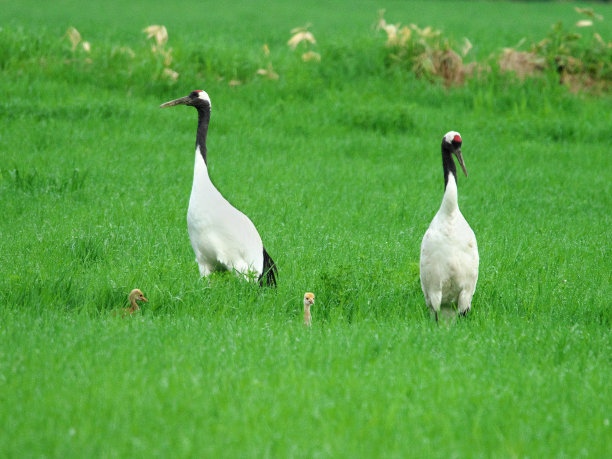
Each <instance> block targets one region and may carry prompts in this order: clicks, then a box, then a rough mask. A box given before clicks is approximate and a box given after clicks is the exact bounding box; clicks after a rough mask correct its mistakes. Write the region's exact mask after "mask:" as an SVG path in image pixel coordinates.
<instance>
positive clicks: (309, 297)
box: [304, 292, 315, 327]
mask: <svg viewBox="0 0 612 459" xmlns="http://www.w3.org/2000/svg"><path fill="white" fill-rule="evenodd" d="M314 302H315V296H314V293H310V292H306V293H304V325H306V326H307V327H310V326H311V325H312V316H311V315H310V306H312V305H313V304H314Z"/></svg>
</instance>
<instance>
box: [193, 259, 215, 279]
mask: <svg viewBox="0 0 612 459" xmlns="http://www.w3.org/2000/svg"><path fill="white" fill-rule="evenodd" d="M196 261H197V262H198V268H199V269H200V277H208V275H209V274H210V273H211V272H212V270H211V269H210V266H208V264H207V263H200V262H199V261H198V260H197V259H196Z"/></svg>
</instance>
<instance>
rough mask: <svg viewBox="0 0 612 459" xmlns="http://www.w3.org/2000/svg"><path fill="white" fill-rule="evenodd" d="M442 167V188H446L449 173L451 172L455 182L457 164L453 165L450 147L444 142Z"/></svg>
mask: <svg viewBox="0 0 612 459" xmlns="http://www.w3.org/2000/svg"><path fill="white" fill-rule="evenodd" d="M442 168H443V169H444V190H446V185H447V184H448V175H449V174H453V176H454V177H455V183H457V166H455V161H453V153H452V150H451V147H450V146H448V144H447V143H444V142H443V143H442Z"/></svg>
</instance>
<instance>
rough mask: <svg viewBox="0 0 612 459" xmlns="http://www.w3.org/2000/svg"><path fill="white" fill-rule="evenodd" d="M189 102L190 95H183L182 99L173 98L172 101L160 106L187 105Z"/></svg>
mask: <svg viewBox="0 0 612 459" xmlns="http://www.w3.org/2000/svg"><path fill="white" fill-rule="evenodd" d="M187 102H189V96H185V97H181V98H180V99H174V100H171V101H170V102H166V103H165V104H161V105H160V106H159V108H164V107H172V106H174V105H185V104H186V103H187Z"/></svg>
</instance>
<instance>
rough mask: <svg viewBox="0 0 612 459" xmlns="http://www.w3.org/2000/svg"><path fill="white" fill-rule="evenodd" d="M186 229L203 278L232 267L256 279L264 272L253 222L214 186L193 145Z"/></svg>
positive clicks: (261, 249)
mask: <svg viewBox="0 0 612 459" xmlns="http://www.w3.org/2000/svg"><path fill="white" fill-rule="evenodd" d="M187 229H188V231H189V239H190V241H191V246H192V247H193V251H194V252H195V256H196V261H197V263H198V266H199V268H200V275H201V276H202V277H205V276H208V275H209V274H210V273H211V272H213V271H218V270H230V271H232V270H234V271H235V272H236V273H237V274H238V275H242V276H244V277H245V278H247V279H248V278H251V277H254V278H255V279H257V278H258V277H259V276H261V274H262V272H263V265H264V258H263V257H264V255H263V252H264V250H263V243H262V240H261V237H260V236H259V233H258V232H257V229H256V228H255V225H254V224H253V222H252V221H251V220H250V219H249V217H247V216H246V215H245V214H243V213H242V212H240V211H239V210H238V209H236V208H235V207H234V206H232V205H231V204H230V203H229V202H228V201H227V200H226V199H225V198H224V197H223V196H222V195H221V193H220V192H219V190H217V188H215V186H214V185H213V183H212V181H211V180H210V177H209V175H208V167H207V166H206V163H205V162H204V158H203V157H202V155H201V154H200V148H199V146H198V147H197V148H196V153H195V165H194V171H193V186H192V188H191V197H190V198H189V209H188V210H187Z"/></svg>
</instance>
